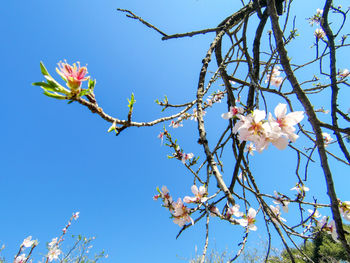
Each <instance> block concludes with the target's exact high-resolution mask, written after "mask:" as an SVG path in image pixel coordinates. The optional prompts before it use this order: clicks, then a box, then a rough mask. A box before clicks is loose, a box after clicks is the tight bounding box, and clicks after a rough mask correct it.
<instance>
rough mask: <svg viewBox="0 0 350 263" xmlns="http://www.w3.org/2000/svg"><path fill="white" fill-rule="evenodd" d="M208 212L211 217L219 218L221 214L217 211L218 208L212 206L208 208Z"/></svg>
mask: <svg viewBox="0 0 350 263" xmlns="http://www.w3.org/2000/svg"><path fill="white" fill-rule="evenodd" d="M209 211H210V215H211V216H214V217H215V216H221V213H220V211H219V208H217V207H216V206H214V205H211V206H210V208H209Z"/></svg>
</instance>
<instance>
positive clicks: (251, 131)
mask: <svg viewBox="0 0 350 263" xmlns="http://www.w3.org/2000/svg"><path fill="white" fill-rule="evenodd" d="M274 113H275V116H276V118H274V117H273V116H272V114H271V113H269V117H268V120H265V117H266V113H265V111H262V110H254V111H253V112H252V113H250V114H248V115H247V116H244V115H242V114H236V115H235V116H236V117H238V119H239V121H238V122H237V123H236V124H235V126H234V128H233V131H234V132H235V133H238V134H239V139H240V140H241V141H250V142H252V143H254V145H255V148H256V150H257V151H258V152H262V151H263V150H264V149H266V148H267V147H268V145H269V143H272V144H273V145H274V146H276V147H277V148H278V149H280V150H282V149H285V148H286V147H287V145H288V143H289V141H291V142H295V141H296V139H297V138H298V137H299V136H298V135H297V134H295V133H294V132H295V130H296V129H295V127H294V125H296V124H298V123H299V122H300V121H301V120H302V119H303V118H304V112H302V111H295V112H291V113H288V114H287V105H286V104H281V103H280V104H278V105H277V106H276V108H275V111H274ZM225 117H226V116H225ZM250 149H251V151H252V150H253V146H252V145H251V146H250Z"/></svg>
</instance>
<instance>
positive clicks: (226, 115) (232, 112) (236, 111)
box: [221, 106, 244, 120]
mask: <svg viewBox="0 0 350 263" xmlns="http://www.w3.org/2000/svg"><path fill="white" fill-rule="evenodd" d="M243 112H244V109H243V108H242V107H236V106H234V107H232V106H231V107H230V111H229V112H226V113H223V114H221V118H223V119H225V120H228V119H231V118H233V117H235V116H237V114H243Z"/></svg>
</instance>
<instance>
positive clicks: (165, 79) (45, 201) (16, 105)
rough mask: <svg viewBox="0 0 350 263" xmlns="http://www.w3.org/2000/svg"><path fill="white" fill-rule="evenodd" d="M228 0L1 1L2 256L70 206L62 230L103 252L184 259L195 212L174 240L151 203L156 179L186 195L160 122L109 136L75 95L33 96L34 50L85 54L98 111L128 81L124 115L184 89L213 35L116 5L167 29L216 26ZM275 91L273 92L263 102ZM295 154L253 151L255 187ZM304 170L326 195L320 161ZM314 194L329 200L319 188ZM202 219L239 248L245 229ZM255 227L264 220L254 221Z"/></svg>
mask: <svg viewBox="0 0 350 263" xmlns="http://www.w3.org/2000/svg"><path fill="white" fill-rule="evenodd" d="M238 2H239V1H229V0H216V1H212V0H179V1H164V0H148V1H137V0H118V1H117V0H115V1H112V0H106V1H83V0H74V1H72V0H70V1H68V0H60V1H54V0H51V1H44V0H32V1H19V0H12V1H5V2H4V3H3V4H2V11H0V13H1V15H0V32H2V40H1V42H0V50H1V57H2V66H1V72H2V74H1V75H2V88H1V90H2V102H1V105H2V111H1V113H0V119H1V123H2V129H1V131H0V135H1V138H2V140H1V151H0V160H1V161H0V163H1V166H0V187H1V188H0V189H1V191H0V194H1V199H0V200H1V202H0V203H1V205H0V207H1V214H2V216H1V227H0V242H1V244H5V245H6V250H5V251H4V255H5V256H6V257H7V258H8V259H9V260H10V259H11V258H12V257H13V255H14V254H15V253H16V252H17V250H18V247H19V245H20V243H21V242H22V240H23V239H24V238H25V237H27V236H28V235H32V236H33V238H35V239H38V240H39V241H40V242H41V244H40V245H39V249H38V251H37V252H41V253H45V250H44V249H43V248H44V244H45V242H47V241H50V240H51V238H53V237H56V236H58V235H59V234H60V231H61V229H62V228H63V227H64V225H65V223H66V221H67V220H68V218H69V217H70V216H71V214H72V212H75V211H80V213H81V216H80V218H79V220H78V222H76V223H74V225H73V226H72V228H71V229H70V233H72V234H73V233H74V234H84V235H87V236H96V237H97V239H96V242H95V245H96V250H101V249H105V250H106V251H107V253H108V254H109V260H108V262H154V263H157V262H159V263H160V262H168V263H172V262H186V259H187V260H188V259H189V258H191V256H193V255H194V251H195V245H197V246H198V249H199V250H201V249H202V245H203V241H204V235H203V234H202V232H203V230H204V225H203V223H200V224H198V225H196V226H194V227H193V228H192V229H189V230H188V231H186V232H185V233H183V235H182V236H181V237H180V238H179V239H178V240H175V236H176V234H177V233H178V231H179V227H178V226H177V225H175V224H173V223H172V221H171V220H170V219H169V218H168V217H169V215H168V213H167V211H166V210H165V209H163V208H162V207H161V204H160V202H154V201H153V200H152V196H153V195H154V194H155V193H156V191H155V189H156V187H157V186H162V185H167V186H168V188H169V189H170V191H171V193H172V194H173V195H174V196H175V197H180V196H181V197H183V196H184V195H189V194H190V187H191V182H192V178H191V176H190V174H188V172H187V171H186V170H185V169H184V167H183V166H182V164H181V162H177V161H175V160H168V159H167V157H166V155H167V154H168V153H169V151H168V149H167V148H166V147H164V146H163V147H161V146H160V142H159V139H158V138H157V135H158V133H159V132H160V131H161V130H162V125H160V126H157V127H151V128H131V129H129V130H127V131H126V132H123V134H121V135H120V136H119V137H115V136H113V135H112V134H107V129H108V127H109V124H108V123H106V122H104V121H103V120H101V119H100V118H99V117H98V116H97V115H93V114H92V113H91V112H89V111H88V110H87V109H85V108H83V107H82V106H81V105H78V104H75V103H73V104H70V105H67V103H66V102H64V101H57V100H53V99H50V98H48V97H46V96H43V95H42V92H41V90H40V88H38V87H33V86H31V83H32V82H37V81H41V80H43V77H42V75H41V74H40V69H39V62H40V61H43V62H44V63H45V65H46V67H47V69H48V70H49V71H50V72H51V73H52V75H54V76H56V77H57V79H59V78H58V76H57V74H56V73H55V67H56V64H57V62H59V61H60V60H64V59H67V61H68V62H70V63H72V62H75V61H80V62H81V63H82V65H85V64H88V70H89V75H91V76H92V78H96V79H97V86H96V89H95V93H96V97H97V100H98V102H99V104H100V106H101V107H102V108H103V109H104V110H105V112H107V113H109V114H111V115H114V116H117V117H119V118H123V119H125V118H126V115H127V110H128V108H127V101H126V98H127V97H129V96H130V94H131V92H134V93H135V96H136V100H137V103H136V104H135V111H134V118H135V120H137V121H144V120H152V119H154V118H158V117H160V116H164V113H161V112H160V109H159V107H158V106H157V105H155V103H154V100H155V99H156V98H159V99H161V98H162V97H163V96H164V95H167V96H168V98H169V100H170V101H172V102H174V103H181V102H183V101H189V100H191V99H192V98H193V96H194V94H195V93H194V91H195V88H196V84H197V81H198V74H199V69H200V66H201V60H202V58H203V57H204V55H205V53H206V51H207V48H208V47H209V42H210V41H211V40H212V39H213V37H214V35H213V34H208V35H205V36H197V37H193V38H191V39H182V40H169V41H162V40H161V37H160V35H159V34H158V33H156V32H154V31H152V30H150V29H149V28H146V27H145V26H143V25H141V24H140V23H138V22H136V21H134V20H132V19H129V18H126V17H125V16H124V14H122V13H119V12H117V11H116V8H126V9H129V10H132V11H133V12H135V13H136V14H138V15H139V16H141V17H143V18H144V19H146V20H148V21H149V22H151V23H153V24H154V25H157V26H159V28H160V29H161V30H163V31H164V32H167V33H169V34H171V33H178V32H187V31H193V30H198V29H202V28H208V27H215V26H216V25H217V24H218V23H220V22H221V21H222V20H223V19H224V18H225V17H226V16H228V15H229V14H231V13H232V12H233V11H234V10H237V9H238V7H237V6H239V5H240V4H239V3H238ZM310 2H311V1H310ZM319 2H322V1H319ZM301 3H302V4H303V5H306V4H309V3H306V1H295V5H300V4H301ZM316 8H321V6H318V5H317V4H316V3H314V6H311V4H310V7H303V8H300V7H299V8H298V9H296V10H298V19H297V27H298V29H299V30H300V35H301V36H300V37H299V38H298V39H297V40H296V41H295V43H294V44H292V45H294V46H293V48H294V50H295V51H294V53H291V54H290V55H291V57H292V58H294V59H296V62H301V61H302V59H304V58H305V56H306V54H302V56H300V53H298V48H299V47H305V45H306V46H308V47H309V46H311V45H312V43H313V41H314V38H313V36H312V34H313V30H314V29H315V27H314V28H311V27H310V26H309V25H308V22H307V21H306V20H305V18H307V17H309V16H311V15H312V14H313V13H314V10H315V9H316ZM313 55H314V51H311V49H310V56H313ZM345 63H346V61H345V59H343V60H340V61H339V67H340V68H344V67H349V65H347V64H345ZM310 73H311V74H312V71H310V72H308V74H310ZM219 88H220V87H215V90H217V89H219ZM323 99H324V98H317V100H315V101H316V103H318V104H319V105H316V106H322V105H324V103H325V101H323ZM277 103H278V101H277V100H275V101H274V104H273V106H271V107H274V105H276V104H277ZM296 108H297V109H300V106H297V107H296ZM225 111H226V106H225V105H224V104H221V105H218V106H217V107H216V108H215V109H214V110H212V112H211V113H210V114H208V117H207V118H208V119H209V120H212V124H211V126H209V127H208V133H209V136H215V134H216V130H217V129H219V128H224V127H225V125H226V122H225V121H224V120H223V119H221V118H220V114H221V113H223V112H225ZM173 134H174V136H176V137H177V138H178V139H179V140H180V142H181V143H183V146H184V149H188V150H187V151H188V152H193V153H195V154H196V155H199V156H201V158H202V159H203V153H202V149H201V147H200V146H198V145H197V144H196V141H197V131H196V124H195V123H194V122H193V121H192V122H191V121H187V122H186V123H185V127H184V128H183V129H181V130H176V131H174V132H173ZM299 146H300V145H299ZM277 156H278V157H277ZM294 159H295V155H294V154H291V153H288V152H283V153H281V152H279V151H277V150H276V149H273V148H272V147H271V148H270V149H269V151H267V152H266V153H264V154H261V155H258V154H257V155H256V156H255V157H254V158H253V159H252V160H253V161H254V167H252V169H253V170H255V171H256V172H257V173H258V174H259V176H257V177H258V178H257V180H258V181H260V182H264V181H266V178H269V179H268V181H269V182H271V184H268V185H266V188H265V185H264V188H265V189H264V190H265V191H267V192H270V193H271V194H272V193H273V190H274V189H276V188H277V187H280V190H281V191H288V189H290V188H291V187H293V185H294V183H295V182H296V180H295V178H294V177H293V173H294V170H293V169H294V168H293V167H294V164H295V162H294ZM331 164H332V165H334V167H335V166H337V168H336V169H335V173H336V174H337V175H336V186H337V187H339V188H338V190H339V191H340V196H341V198H342V199H344V200H349V199H350V198H349V197H348V196H347V195H346V191H347V186H348V184H346V185H344V184H341V183H340V182H343V181H344V180H346V181H347V182H348V178H347V177H346V176H345V175H346V174H348V171H347V172H346V170H344V169H343V167H342V166H341V165H339V164H338V163H336V162H333V160H331ZM227 166H228V167H229V162H228V163H227ZM267 167H269V169H267ZM286 167H287V171H286V169H285V168H286ZM230 169H231V168H227V175H228V176H229V175H230V174H231V172H230ZM313 169H314V174H315V177H314V178H312V180H313V181H314V182H317V181H321V182H322V185H321V184H320V188H319V189H318V188H317V187H315V188H313V189H312V191H313V192H312V193H317V192H321V193H324V194H325V192H326V189H325V187H324V185H323V180H324V179H323V176H322V174H321V173H320V170H319V169H317V167H315V168H313ZM288 175H290V176H289V177H288ZM310 200H311V195H310ZM320 200H324V201H327V200H328V199H327V198H325V196H324V195H322V197H321V198H320ZM285 217H286V218H293V215H292V214H289V215H286V216H285ZM212 221H213V226H212V228H211V229H212V233H213V236H212V238H211V242H212V245H213V247H217V248H218V250H224V249H225V248H227V249H228V250H236V249H237V244H238V243H239V242H240V240H238V239H237V238H236V237H237V236H238V235H240V234H241V233H242V229H238V228H237V227H231V226H228V225H227V224H225V223H224V224H222V223H221V222H215V220H212ZM216 221H218V220H216ZM258 226H259V227H260V226H261V227H260V228H261V229H263V224H262V219H260V223H259V225H258ZM237 229H238V230H237ZM260 236H264V233H263V232H260V233H259V232H257V233H252V234H251V237H252V241H250V243H248V245H249V246H254V244H255V243H254V242H256V240H259V237H260Z"/></svg>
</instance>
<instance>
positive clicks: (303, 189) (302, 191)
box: [290, 183, 310, 196]
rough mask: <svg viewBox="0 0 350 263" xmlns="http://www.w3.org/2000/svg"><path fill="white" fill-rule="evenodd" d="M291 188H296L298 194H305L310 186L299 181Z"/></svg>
mask: <svg viewBox="0 0 350 263" xmlns="http://www.w3.org/2000/svg"><path fill="white" fill-rule="evenodd" d="M290 190H292V191H293V190H295V191H297V193H298V195H301V196H305V193H306V192H307V191H309V190H310V189H309V187H307V186H305V185H303V184H300V183H298V184H296V185H295V186H294V187H293V188H291V189H290Z"/></svg>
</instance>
